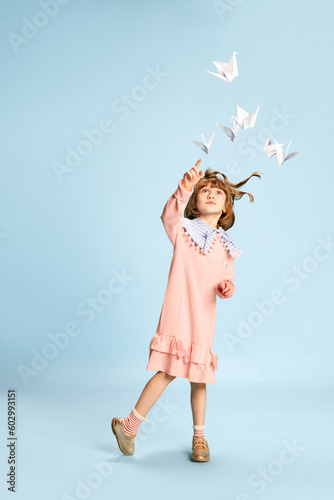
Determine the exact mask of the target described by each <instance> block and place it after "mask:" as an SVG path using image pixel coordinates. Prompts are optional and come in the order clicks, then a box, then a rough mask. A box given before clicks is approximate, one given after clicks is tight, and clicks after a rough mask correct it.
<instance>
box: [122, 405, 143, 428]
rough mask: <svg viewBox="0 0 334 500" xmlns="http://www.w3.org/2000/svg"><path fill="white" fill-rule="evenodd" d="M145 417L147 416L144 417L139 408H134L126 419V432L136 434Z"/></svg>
mask: <svg viewBox="0 0 334 500" xmlns="http://www.w3.org/2000/svg"><path fill="white" fill-rule="evenodd" d="M145 419H146V417H143V416H142V415H140V413H138V412H137V410H135V409H134V408H132V410H131V412H130V413H129V415H128V416H127V417H126V418H125V419H124V432H125V433H126V434H136V432H137V430H138V427H139V426H140V424H141V423H142V421H143V420H145Z"/></svg>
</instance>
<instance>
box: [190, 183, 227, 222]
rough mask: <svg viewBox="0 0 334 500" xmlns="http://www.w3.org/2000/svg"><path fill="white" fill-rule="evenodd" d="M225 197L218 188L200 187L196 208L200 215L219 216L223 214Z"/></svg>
mask: <svg viewBox="0 0 334 500" xmlns="http://www.w3.org/2000/svg"><path fill="white" fill-rule="evenodd" d="M225 200H226V195H225V193H224V191H223V190H222V189H220V188H218V187H210V185H207V186H204V187H202V188H201V189H200V190H199V192H198V193H197V201H196V207H197V210H198V211H199V213H200V215H209V214H210V215H213V214H215V215H219V217H220V215H221V213H222V212H225Z"/></svg>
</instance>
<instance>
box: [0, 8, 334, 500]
mask: <svg viewBox="0 0 334 500" xmlns="http://www.w3.org/2000/svg"><path fill="white" fill-rule="evenodd" d="M1 13H2V15H1V16H0V26H1V60H2V78H1V110H2V112H1V122H2V128H1V138H2V146H1V157H2V161H1V197H0V199H1V219H0V254H1V258H0V261H1V301H0V307H1V312H0V317H1V412H0V430H1V442H0V459H1V462H0V471H1V476H0V477H1V484H0V495H1V498H12V497H11V492H10V491H8V490H7V487H8V484H7V483H6V481H7V477H6V475H7V474H8V473H9V464H8V456H9V448H8V447H7V443H8V439H7V437H8V428H7V390H8V389H15V390H16V437H17V440H16V498H17V499H20V500H21V499H22V500H23V499H24V500H26V499H28V500H32V499H34V500H39V499H43V500H44V499H46V498H47V499H48V500H54V499H62V500H66V499H69V498H71V499H73V498H77V499H85V498H94V499H96V500H99V499H108V498H133V495H135V498H136V499H142V498H143V499H150V498H161V499H170V498H171V497H173V498H175V499H181V498H184V497H185V496H187V497H188V496H189V497H191V498H194V499H195V498H196V499H202V498H204V496H205V497H207V496H210V498H212V499H214V500H218V499H219V500H221V499H227V500H254V499H256V498H258V497H259V496H261V498H263V499H266V500H276V499H282V498H285V499H287V500H297V499H298V500H299V499H303V500H309V499H314V498H328V495H329V492H330V491H331V489H330V488H331V485H332V483H331V470H332V468H333V457H332V453H330V448H331V447H330V442H331V440H332V439H333V430H332V426H331V425H330V422H332V420H333V391H332V389H333V363H332V359H333V327H332V307H331V291H332V290H331V280H330V279H329V277H330V276H332V272H333V239H332V238H333V224H332V220H331V219H330V214H331V213H332V212H333V202H332V182H333V180H334V179H333V169H332V167H331V164H330V161H329V158H330V147H331V143H332V137H331V133H332V126H331V125H332V124H331V117H332V112H333V109H332V99H331V96H330V91H331V90H332V88H333V78H332V77H333V65H332V64H330V61H331V56H332V47H333V30H332V21H331V19H332V15H333V7H332V5H331V3H330V2H329V1H324V2H318V3H314V2H313V1H310V0H303V1H301V0H295V1H291V0H280V1H278V0H276V1H270V0H269V1H268V0H221V1H215V2H214V1H211V0H210V1H205V0H195V1H190V0H184V1H182V2H178V1H175V0H172V1H169V2H163V1H153V0H146V1H142V2H136V1H134V0H128V1H123V2H120V1H118V2H117V1H111V0H110V1H108V0H95V1H93V0H91V1H88V0H82V1H76V0H66V1H65V0H62V1H61V0H41V1H35V0H24V1H23V0H17V1H15V2H12V1H9V0H3V1H2V2H1ZM233 51H237V52H238V53H239V55H237V56H236V57H237V62H238V68H239V77H237V78H235V79H234V80H233V82H232V83H227V82H224V81H223V80H221V79H219V78H216V77H215V76H213V75H211V74H209V73H208V72H207V70H209V71H215V67H214V65H213V63H212V60H215V61H226V62H227V61H228V60H229V59H230V57H231V55H232V52H233ZM237 104H239V105H240V106H241V107H243V108H244V109H246V110H247V111H255V110H256V108H257V106H258V105H259V104H260V109H259V113H258V118H257V121H256V124H255V127H254V128H250V129H248V130H246V131H242V130H240V131H239V132H238V136H237V139H236V141H235V142H234V143H231V142H230V141H229V140H228V139H227V137H226V136H225V134H224V133H223V132H222V131H221V130H219V129H218V128H217V127H216V123H220V124H224V125H229V121H230V117H231V116H232V115H235V114H236V105H237ZM201 131H202V132H203V133H204V135H205V137H206V139H208V138H209V137H210V136H211V135H212V133H213V132H216V136H215V139H214V141H213V144H212V147H211V150H210V154H209V155H208V156H207V155H205V154H204V153H203V152H202V151H201V150H200V149H199V148H198V147H196V146H195V145H194V144H191V143H190V142H189V140H200V132H201ZM268 133H269V134H270V136H271V138H272V139H276V140H277V141H278V142H280V143H285V145H287V144H288V143H289V141H290V140H291V139H293V141H292V145H291V147H290V152H292V151H300V152H301V154H300V155H298V156H297V157H295V158H293V159H291V160H289V161H287V162H286V163H284V164H283V165H282V166H279V164H278V162H277V158H276V157H274V158H271V159H269V158H268V157H267V156H266V155H265V154H264V153H263V151H262V149H263V145H264V142H265V138H266V134H268ZM199 158H202V164H201V168H202V170H205V169H206V168H208V167H211V168H214V169H216V170H219V171H223V172H224V173H226V175H227V176H228V177H229V179H230V180H231V181H232V182H237V181H239V180H242V179H245V178H246V177H248V176H249V175H250V174H251V173H253V172H255V171H256V170H259V171H261V172H263V175H262V178H261V179H258V178H256V177H253V178H251V179H250V181H249V182H248V183H247V184H246V185H245V186H244V187H243V188H242V189H244V190H246V191H248V192H250V193H252V194H253V196H254V202H253V203H250V201H249V198H248V196H244V197H243V198H242V199H241V200H239V201H236V203H235V213H236V222H235V225H234V226H233V227H232V228H231V229H230V230H229V234H230V235H231V236H232V238H233V239H234V240H235V241H236V243H237V244H238V246H239V247H240V248H241V250H242V255H241V256H240V257H238V258H237V259H236V261H235V285H236V293H235V294H234V296H233V297H232V298H231V299H229V300H220V299H219V298H217V321H216V333H215V341H214V345H213V349H214V351H215V352H216V354H218V357H219V360H218V370H217V372H216V382H217V383H216V385H215V386H213V385H209V384H208V385H207V391H208V400H207V413H206V430H205V435H206V438H207V440H208V444H209V447H210V451H211V461H210V462H209V463H207V464H201V465H199V464H196V463H193V462H191V461H190V460H189V456H190V452H191V438H192V432H193V429H192V416H191V407H190V385H189V382H188V381H187V380H186V379H180V378H177V379H175V381H173V382H172V384H171V385H169V386H168V387H167V389H166V391H165V392H164V393H163V395H162V396H161V398H160V399H159V401H158V402H157V406H156V408H155V409H154V410H153V409H152V411H151V412H149V414H148V418H147V421H146V422H145V424H142V426H141V427H140V429H139V433H138V437H137V441H136V453H135V454H134V455H133V456H131V457H128V456H124V455H122V454H121V452H120V451H119V449H118V447H117V444H116V440H115V437H114V435H113V434H112V432H111V430H110V420H111V418H112V417H114V416H118V417H120V416H126V415H128V413H129V412H130V411H131V409H132V407H133V406H134V405H135V403H136V402H137V399H138V397H139V395H140V393H141V391H142V389H143V387H144V386H145V384H146V382H147V381H148V380H149V379H150V378H151V377H152V376H153V375H154V372H151V371H148V370H145V367H146V365H147V362H148V354H149V351H148V346H149V342H150V339H151V337H152V336H153V335H154V333H155V331H156V326H157V323H158V319H159V315H160V310H161V306H162V302H163V298H164V293H165V288H166V284H167V278H168V271H169V266H170V262H171V258H172V252H173V248H172V245H171V243H170V241H169V240H168V238H167V235H166V233H165V231H164V228H163V225H162V223H161V220H160V215H161V212H162V209H163V207H164V205H165V203H166V201H167V199H168V198H169V197H170V196H171V194H172V193H173V192H174V191H175V189H176V188H177V183H178V181H179V179H181V178H182V177H183V174H184V173H185V172H186V171H187V170H189V169H190V168H191V167H192V166H193V165H194V164H195V163H196V161H197V160H198V159H199ZM195 469H196V470H195Z"/></svg>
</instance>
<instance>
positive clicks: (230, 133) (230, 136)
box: [216, 119, 239, 142]
mask: <svg viewBox="0 0 334 500" xmlns="http://www.w3.org/2000/svg"><path fill="white" fill-rule="evenodd" d="M231 121H232V119H231ZM216 125H217V127H219V128H221V129H222V131H223V132H225V134H226V135H227V137H228V139H230V141H232V142H234V139H235V138H236V135H237V131H238V129H239V125H238V124H237V123H235V124H234V127H233V130H232V129H230V128H229V127H225V126H224V125H219V124H218V123H216Z"/></svg>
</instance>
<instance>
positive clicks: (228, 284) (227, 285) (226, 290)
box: [216, 280, 235, 299]
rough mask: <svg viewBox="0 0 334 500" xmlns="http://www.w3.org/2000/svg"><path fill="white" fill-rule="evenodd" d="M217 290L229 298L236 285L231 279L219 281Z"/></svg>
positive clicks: (225, 297)
mask: <svg viewBox="0 0 334 500" xmlns="http://www.w3.org/2000/svg"><path fill="white" fill-rule="evenodd" d="M216 290H217V292H218V294H220V295H222V296H223V297H222V298H224V299H228V298H230V297H232V295H233V294H234V291H235V285H234V283H233V282H232V281H230V280H223V281H221V282H220V283H218V285H217V287H216Z"/></svg>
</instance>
